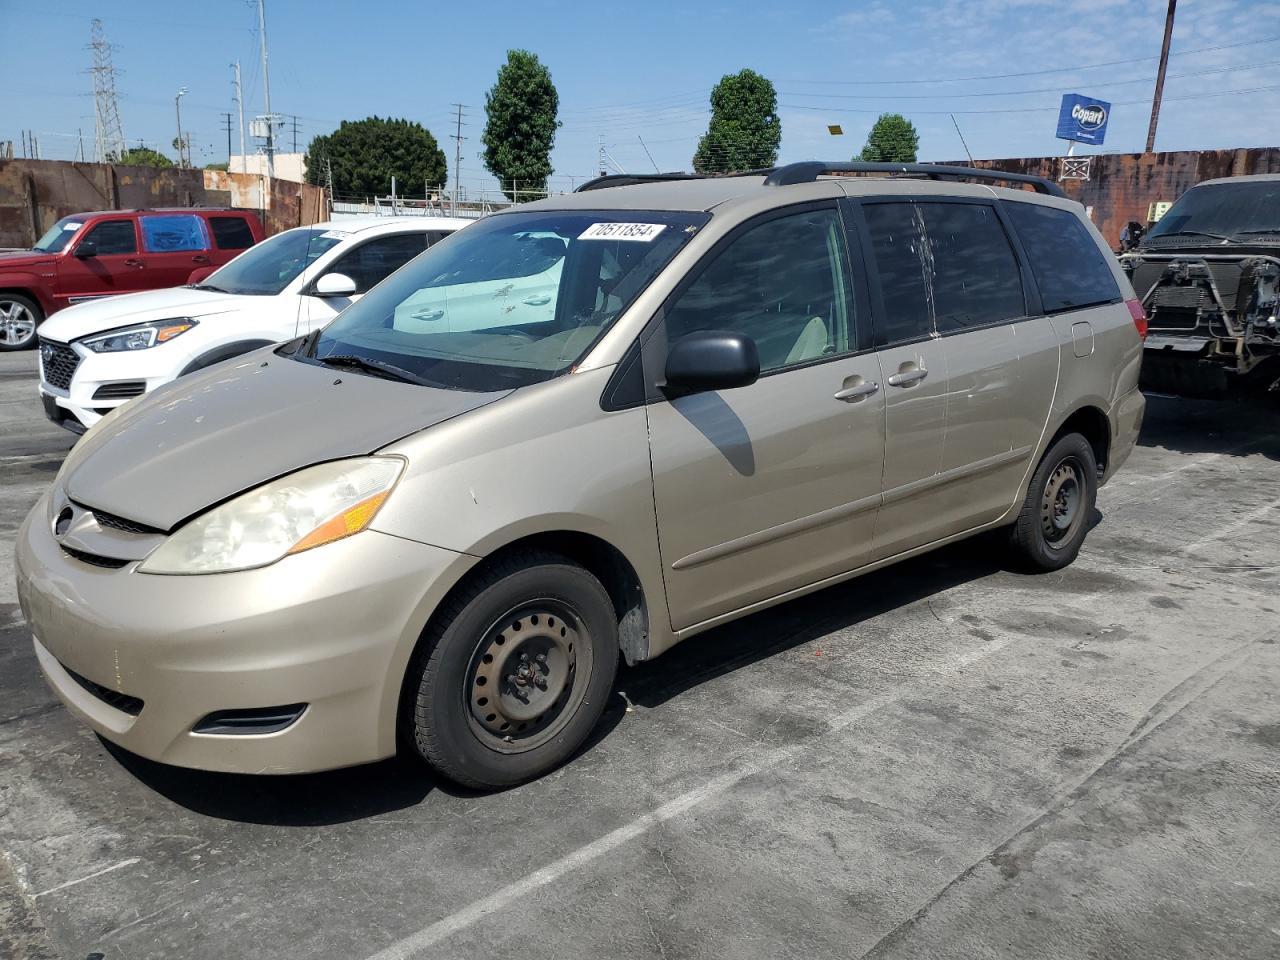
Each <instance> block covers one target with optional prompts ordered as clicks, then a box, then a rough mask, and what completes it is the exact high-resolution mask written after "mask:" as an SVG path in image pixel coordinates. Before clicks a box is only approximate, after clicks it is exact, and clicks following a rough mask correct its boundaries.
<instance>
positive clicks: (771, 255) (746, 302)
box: [666, 209, 853, 372]
mask: <svg viewBox="0 0 1280 960" xmlns="http://www.w3.org/2000/svg"><path fill="white" fill-rule="evenodd" d="M847 264H848V258H847V256H846V254H845V243H844V232H843V230H842V229H841V226H840V217H839V214H838V213H837V212H836V211H835V210H833V209H821V210H807V211H805V212H803V213H794V214H790V215H788V216H783V217H778V218H776V219H773V220H768V221H766V222H764V223H762V224H760V225H758V226H755V227H752V228H750V229H748V230H747V231H746V232H745V233H743V234H741V235H739V236H738V237H737V238H736V239H734V240H733V241H731V242H730V244H729V246H728V247H726V248H724V249H723V250H722V251H721V252H720V253H718V254H716V255H715V259H714V260H712V261H711V263H710V264H709V265H708V266H707V267H706V268H705V269H704V270H703V271H702V273H701V275H700V276H699V277H698V279H697V280H695V281H694V282H693V284H692V285H691V286H689V287H688V288H687V289H686V290H685V291H684V292H683V293H681V294H680V295H679V298H678V299H677V300H676V302H675V304H674V305H673V306H672V307H671V308H670V309H669V310H668V311H667V314H666V327H667V339H668V342H675V341H676V340H678V339H679V338H680V337H683V336H685V335H686V334H689V333H695V332H697V331H700V330H730V331H732V332H734V333H740V334H744V335H745V336H748V337H750V338H751V339H752V340H754V341H755V343H756V348H757V350H759V352H760V370H761V372H768V371H770V370H780V369H783V368H786V367H793V366H797V365H799V364H804V363H810V362H812V361H814V360H820V359H823V358H824V357H829V356H837V355H839V354H843V353H848V352H849V350H850V349H851V346H850V345H851V343H853V324H852V318H853V303H852V298H851V296H850V290H849V282H848V267H847Z"/></svg>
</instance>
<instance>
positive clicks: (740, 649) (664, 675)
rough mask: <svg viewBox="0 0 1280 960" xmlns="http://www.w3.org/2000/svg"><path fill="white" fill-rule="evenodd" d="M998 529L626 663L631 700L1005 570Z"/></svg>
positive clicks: (664, 693)
mask: <svg viewBox="0 0 1280 960" xmlns="http://www.w3.org/2000/svg"><path fill="white" fill-rule="evenodd" d="M1000 538H1001V533H1000V532H998V531H997V532H993V533H990V534H985V535H981V536H977V537H973V538H971V539H968V540H963V541H960V542H959V543H954V544H952V545H950V546H948V547H943V548H942V549H940V550H936V551H933V552H931V553H928V554H925V555H923V556H919V557H915V558H914V559H911V560H907V561H904V562H901V563H897V564H894V565H893V566H890V567H886V568H884V569H882V570H877V571H875V572H873V573H869V574H866V575H864V576H861V577H856V578H854V579H852V580H849V581H846V582H845V583H842V584H837V585H835V586H832V587H827V588H826V589H824V590H821V591H819V592H817V593H814V594H810V595H809V596H806V597H802V598H800V599H797V600H791V601H789V602H787V603H784V604H780V605H778V606H776V607H771V608H770V609H768V610H765V611H762V612H761V613H757V614H753V615H752V616H750V617H747V618H745V619H743V620H738V621H734V622H733V623H730V624H726V625H725V626H722V627H717V628H715V629H714V630H709V631H708V632H706V633H704V634H700V635H698V636H696V637H694V638H691V639H689V640H687V641H685V642H684V643H681V644H680V645H679V646H677V647H675V648H674V649H673V650H671V651H670V652H669V653H665V654H663V655H662V656H661V657H659V658H657V659H655V660H650V661H646V662H644V663H640V664H637V665H636V666H635V667H633V668H631V669H629V670H624V671H623V672H622V675H621V677H620V679H619V687H620V688H621V689H623V690H625V691H626V693H627V696H628V697H629V698H630V699H631V701H632V702H633V703H636V704H639V705H641V706H645V707H654V706H658V705H660V704H663V703H665V702H667V701H668V700H670V699H671V698H673V697H675V696H678V695H679V694H681V693H683V692H684V691H686V690H688V689H690V688H691V687H695V686H698V685H699V684H702V683H706V682H707V681H709V680H713V679H715V678H716V677H719V676H723V675H724V674H726V673H730V672H732V671H734V670H738V669H741V668H743V667H746V666H749V665H751V664H753V663H757V662H759V661H761V660H767V659H768V658H769V657H772V656H774V655H776V654H779V653H782V652H784V651H786V650H790V649H792V648H794V647H798V646H802V645H803V644H806V643H809V642H810V641H812V640H815V639H817V638H819V637H822V636H825V635H827V634H829V633H833V632H837V631H840V630H845V629H848V628H849V627H854V626H857V625H858V624H860V623H863V622H865V621H867V620H872V619H874V618H876V617H878V616H880V615H882V614H885V613H888V612H890V611H892V610H895V609H898V608H901V607H905V606H909V605H910V604H912V603H916V602H918V601H920V600H926V599H928V598H929V597H932V596H934V595H935V594H938V593H942V592H944V591H946V590H949V589H951V588H952V587H956V586H959V585H960V584H963V583H968V582H970V581H973V580H979V579H981V578H983V577H987V576H991V575H992V574H995V573H998V572H1001V571H1003V570H1005V566H1004V561H1005V559H1006V557H1005V554H1004V553H1003V550H1002V546H1003V544H1002V543H1001V542H1000Z"/></svg>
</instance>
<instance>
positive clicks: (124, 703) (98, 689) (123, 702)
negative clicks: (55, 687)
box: [58, 660, 143, 717]
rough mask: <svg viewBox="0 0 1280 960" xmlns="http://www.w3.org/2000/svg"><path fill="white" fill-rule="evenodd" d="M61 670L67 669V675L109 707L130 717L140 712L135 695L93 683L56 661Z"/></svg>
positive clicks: (140, 707)
mask: <svg viewBox="0 0 1280 960" xmlns="http://www.w3.org/2000/svg"><path fill="white" fill-rule="evenodd" d="M58 663H59V665H60V666H61V667H62V669H63V670H65V671H67V676H69V677H70V678H71V679H72V680H74V681H75V682H76V683H78V684H80V686H82V687H84V688H85V689H86V690H88V691H89V692H90V693H91V694H93V695H94V696H95V697H97V698H98V699H99V700H101V701H102V702H103V703H105V704H106V705H107V706H109V707H115V708H116V709H117V710H119V711H120V712H121V713H127V714H129V716H131V717H136V716H137V715H138V714H140V713H141V712H142V707H143V703H142V701H141V700H139V699H138V698H137V697H131V696H129V695H128V694H127V693H120V692H119V691H118V690H112V689H111V688H110V687H104V686H103V685H102V684H100V683H94V682H93V681H92V680H90V679H89V678H88V677H82V676H80V674H78V673H76V672H75V671H74V670H72V669H71V668H70V667H68V666H67V665H66V664H65V663H63V662H62V661H61V660H59V661H58Z"/></svg>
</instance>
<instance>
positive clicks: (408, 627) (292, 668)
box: [16, 498, 475, 773]
mask: <svg viewBox="0 0 1280 960" xmlns="http://www.w3.org/2000/svg"><path fill="white" fill-rule="evenodd" d="M47 511H48V508H47V504H46V500H45V499H44V498H42V499H41V501H40V502H39V503H38V504H37V505H36V507H35V509H33V510H32V512H31V514H30V515H29V516H28V517H27V520H26V522H25V523H24V524H23V526H22V528H21V530H20V531H19V534H18V542H17V551H16V569H17V580H18V598H19V602H20V603H21V605H22V611H23V613H24V615H25V616H26V619H27V623H28V624H29V625H30V627H31V631H32V635H33V638H34V643H35V650H36V656H37V658H38V660H39V662H40V667H41V669H42V671H43V672H44V675H45V678H46V680H47V681H48V682H49V685H50V686H51V687H52V688H53V690H54V692H55V693H56V694H57V695H58V697H59V698H60V699H61V700H62V702H63V703H64V704H65V705H66V706H67V708H68V709H69V710H70V711H71V712H72V713H73V714H75V715H76V716H77V717H79V718H80V719H81V720H82V721H84V722H85V723H87V724H88V725H89V726H90V727H92V728H93V729H94V730H95V731H97V732H98V733H99V734H101V735H102V736H103V737H105V738H106V739H108V740H110V741H112V742H113V743H117V744H119V745H120V746H122V747H124V748H125V749H127V750H129V751H131V752H133V753H137V754H139V755H141V756H144V757H147V758H149V759H152V760H158V761H161V762H164V763H171V764H175V765H178V766H183V767H194V768H198V769H203V770H219V771H233V772H240V773H302V772H309V771H315V770H324V769H331V768H335V767H342V766H350V765H353V764H358V763H364V762H368V761H372V760H378V759H381V758H383V757H388V756H391V755H392V754H393V753H394V752H395V750H396V714H397V709H398V703H399V697H400V687H401V683H402V680H403V678H404V674H405V671H406V669H407V666H408V662H409V659H410V656H411V654H412V652H413V649H414V646H415V645H416V643H417V639H418V637H419V635H420V633H421V630H422V628H423V626H424V625H425V623H426V621H427V618H428V617H429V616H430V613H431V610H432V609H434V607H435V605H436V604H437V603H438V602H439V601H440V599H441V598H442V597H443V595H444V593H445V592H446V591H447V589H448V587H449V586H451V585H452V584H453V583H455V582H456V581H457V579H458V578H459V577H460V576H461V575H462V574H463V573H464V572H465V571H466V570H467V569H469V568H470V566H471V564H473V563H474V562H475V558H473V557H469V556H466V555H464V554H457V553H453V552H450V551H447V550H443V549H440V548H437V547H432V546H428V545H426V544H422V543H418V542H416V541H411V540H404V539H401V538H399V537H393V536H390V535H387V534H382V533H377V532H375V531H365V532H364V533H360V534H357V535H355V536H353V537H349V538H347V539H346V540H341V541H338V542H336V543H332V544H328V545H326V546H323V547H318V548H316V549H314V550H309V551H306V552H305V553H301V554H297V555H296V556H291V557H286V558H285V559H284V560H281V561H280V562H278V563H275V564H273V565H271V566H269V567H264V568H261V569H258V570H249V571H243V572H239V573H226V574H216V575H204V576H186V577H183V576H154V575H148V574H142V573H138V572H137V569H136V568H137V564H136V563H130V564H128V565H126V566H125V567H122V568H120V569H105V568H102V567H97V566H93V565H91V564H89V563H85V562H82V561H81V560H77V559H73V558H72V557H70V556H69V555H67V554H66V553H65V552H64V551H63V550H62V549H61V548H60V547H59V546H58V544H57V542H56V541H55V540H54V537H53V532H52V529H51V528H50V524H49V522H48V516H47ZM69 671H74V673H76V674H79V676H80V677H82V678H84V679H86V680H88V681H89V684H88V685H85V684H82V683H80V682H77V681H76V679H75V678H74V677H73V676H72V674H71V672H69ZM94 687H97V688H99V689H98V692H97V693H94V692H92V689H93V688H94ZM101 688H105V690H103V689H101ZM118 694H124V695H125V696H126V697H132V698H137V699H138V700H141V701H142V707H141V709H140V710H138V711H137V712H136V715H134V714H133V713H131V712H128V710H127V709H121V708H120V707H119V703H120V702H121V701H120V698H119V696H118ZM109 701H110V702H109ZM284 704H306V709H305V710H304V711H303V712H302V714H301V716H299V718H298V719H297V720H296V721H294V722H293V723H292V724H290V725H289V726H288V727H286V728H285V729H283V730H279V731H277V732H273V733H249V734H232V733H225V734H223V733H219V734H204V733H193V732H192V729H193V727H195V726H196V725H197V724H198V723H199V722H200V721H201V720H202V719H203V718H205V717H207V716H208V715H209V714H212V713H218V712H221V711H227V710H254V709H261V708H265V707H276V706H281V705H284Z"/></svg>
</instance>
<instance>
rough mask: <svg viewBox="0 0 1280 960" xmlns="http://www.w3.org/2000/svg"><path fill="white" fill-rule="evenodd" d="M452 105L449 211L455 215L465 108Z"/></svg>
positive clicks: (460, 170)
mask: <svg viewBox="0 0 1280 960" xmlns="http://www.w3.org/2000/svg"><path fill="white" fill-rule="evenodd" d="M454 107H455V108H456V109H457V111H458V115H457V125H456V132H455V133H454V135H453V210H452V211H451V212H452V213H453V215H454V216H455V217H456V216H457V215H458V185H459V184H460V183H461V182H462V141H463V140H465V139H466V138H465V137H464V136H463V135H462V111H463V110H464V109H465V108H464V106H463V104H461V103H455V104H454Z"/></svg>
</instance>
